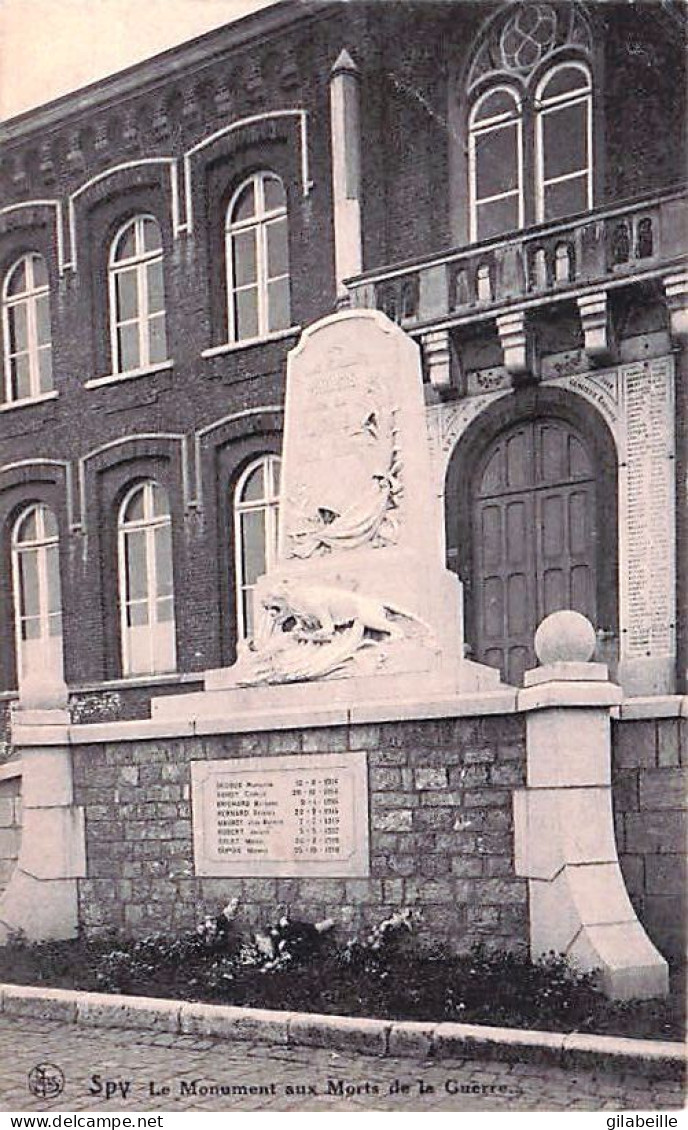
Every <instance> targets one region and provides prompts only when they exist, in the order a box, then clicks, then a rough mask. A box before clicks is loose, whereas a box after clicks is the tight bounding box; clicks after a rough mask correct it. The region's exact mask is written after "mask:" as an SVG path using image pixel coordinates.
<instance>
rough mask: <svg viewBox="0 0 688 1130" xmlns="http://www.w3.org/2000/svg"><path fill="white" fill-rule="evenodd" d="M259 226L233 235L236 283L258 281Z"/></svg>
mask: <svg viewBox="0 0 688 1130" xmlns="http://www.w3.org/2000/svg"><path fill="white" fill-rule="evenodd" d="M257 234H258V229H257V228H249V230H248V231H245V232H240V233H239V234H238V235H235V236H233V237H232V256H233V269H234V285H235V286H245V285H246V284H248V283H253V282H255V281H256V277H257V275H256V236H257Z"/></svg>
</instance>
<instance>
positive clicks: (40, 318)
mask: <svg viewBox="0 0 688 1130" xmlns="http://www.w3.org/2000/svg"><path fill="white" fill-rule="evenodd" d="M36 337H37V340H38V344H39V345H47V344H48V342H49V341H50V300H49V299H48V295H47V294H43V295H41V297H40V298H37V299H36Z"/></svg>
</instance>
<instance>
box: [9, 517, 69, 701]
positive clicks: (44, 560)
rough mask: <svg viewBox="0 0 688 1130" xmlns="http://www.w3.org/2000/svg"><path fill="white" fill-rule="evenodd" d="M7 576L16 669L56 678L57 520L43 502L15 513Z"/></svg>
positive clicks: (59, 622)
mask: <svg viewBox="0 0 688 1130" xmlns="http://www.w3.org/2000/svg"><path fill="white" fill-rule="evenodd" d="M12 579H13V595H14V621H15V632H16V641H17V673H18V676H19V680H20V682H22V681H25V680H26V678H27V676H34V677H38V678H40V677H41V676H42V675H43V676H52V677H54V678H58V679H61V678H62V666H63V664H62V598H61V589H60V550H59V538H58V528H57V520H56V518H55V515H54V514H53V512H52V510H50V509H49V508H48V507H47V506H45V505H44V504H43V503H34V504H32V505H31V506H29V507H27V508H26V509H25V510H24V511H23V512H22V513H21V514H20V516H19V518H18V519H17V521H16V522H15V524H14V528H13V530H12Z"/></svg>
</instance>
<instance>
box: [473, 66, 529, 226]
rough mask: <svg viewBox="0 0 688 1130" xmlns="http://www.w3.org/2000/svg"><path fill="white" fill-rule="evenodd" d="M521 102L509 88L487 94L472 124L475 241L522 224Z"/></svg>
mask: <svg viewBox="0 0 688 1130" xmlns="http://www.w3.org/2000/svg"><path fill="white" fill-rule="evenodd" d="M522 130H523V126H522V121H521V100H520V98H519V96H518V94H517V93H516V92H515V91H514V90H512V89H511V88H510V87H508V86H497V87H494V88H493V89H491V90H489V91H488V92H487V93H486V94H483V95H482V97H481V98H479V99H478V101H477V102H476V103H475V105H474V106H473V108H472V110H471V114H470V120H469V149H468V153H469V180H470V196H471V239H472V240H478V239H489V238H490V236H493V235H501V234H502V233H503V232H507V231H513V230H514V229H515V228H519V227H522V226H523V134H522Z"/></svg>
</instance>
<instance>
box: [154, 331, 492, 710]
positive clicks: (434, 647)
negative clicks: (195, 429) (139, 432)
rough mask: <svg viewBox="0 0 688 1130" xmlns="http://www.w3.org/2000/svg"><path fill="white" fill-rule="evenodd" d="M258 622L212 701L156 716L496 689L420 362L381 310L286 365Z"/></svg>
mask: <svg viewBox="0 0 688 1130" xmlns="http://www.w3.org/2000/svg"><path fill="white" fill-rule="evenodd" d="M254 623H255V624H257V625H258V627H257V630H256V635H255V637H254V639H253V640H251V641H249V643H248V644H247V646H246V648H245V649H244V652H243V654H241V655H240V657H239V661H238V662H237V663H236V664H235V666H234V667H232V668H226V669H222V670H218V671H211V672H208V673H207V675H206V681H205V693H206V696H207V697H205V698H204V697H203V696H197V695H195V696H193V701H191V700H190V699H189V698H188V697H186V696H185V697H184V698H170V697H166V698H164V699H159V700H157V701H155V702H154V704H153V714H154V716H155V717H174V716H180V714H181V715H184V716H187V717H188V716H190V715H189V711H193V714H196V713H197V712H200V713H201V714H206V715H207V714H208V713H210V714H213V715H218V714H219V715H224V714H227V713H229V714H231V713H238V712H240V713H242V714H244V713H245V712H246V711H256V712H258V713H260V712H264V711H266V710H279V709H282V708H284V709H288V708H289V707H296V706H298V707H299V708H301V709H304V710H307V709H308V707H309V705H311V706H320V705H326V704H327V703H329V702H336V703H337V704H341V705H344V706H347V705H352V704H360V703H361V702H362V701H364V702H365V701H368V700H370V701H380V700H383V701H403V700H404V699H405V698H408V697H409V696H413V697H415V698H417V697H419V696H420V695H428V696H430V697H431V696H437V695H440V694H460V693H472V692H475V691H482V690H489V689H494V688H496V687H498V686H499V675H498V673H497V672H496V671H495V670H494V669H492V668H489V667H484V666H482V665H479V664H475V663H469V662H467V661H466V660H465V659H464V657H463V649H464V632H463V614H462V592H461V585H460V582H459V580H458V578H457V577H456V576H455V574H453V573H451V572H449V570H448V569H446V567H445V564H444V560H443V538H442V515H441V514H440V512H439V507H438V506H437V504H436V491H434V489H433V479H432V474H431V468H430V455H429V445H428V437H427V425H426V420H425V405H424V398H423V380H422V371H421V361H420V351H419V348H418V346H417V345H416V344H415V343H414V342H413V341H412V340H411V339H410V338H409V337H408V336H407V335H406V334H405V333H404V332H403V331H402V330H401V329H399V327H398V326H396V325H394V323H392V322H391V321H389V319H388V318H386V317H385V316H384V315H383V314H381V313H379V311H375V310H346V311H342V312H341V313H339V314H336V315H334V316H332V317H330V318H325V319H323V320H322V321H320V322H317V323H315V324H314V325H312V326H310V327H309V328H308V329H307V330H306V331H305V332H304V334H303V336H302V338H301V341H300V342H299V345H298V346H297V347H296V348H295V349H293V350H292V351H291V353H290V354H289V361H288V368H287V398H286V413H285V434H284V445H283V470H282V487H281V501H280V545H279V554H278V560H277V562H276V564H275V566H274V568H272V569H271V570H270V572H269V573H268V574H266V575H265V576H264V577H262V578H260V579H259V581H258V583H257V585H256V589H255V605H254ZM213 695H214V696H216V697H215V698H214V699H213V698H212V697H211V696H213ZM218 695H221V696H222V697H221V698H218V697H217V696H218Z"/></svg>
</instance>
